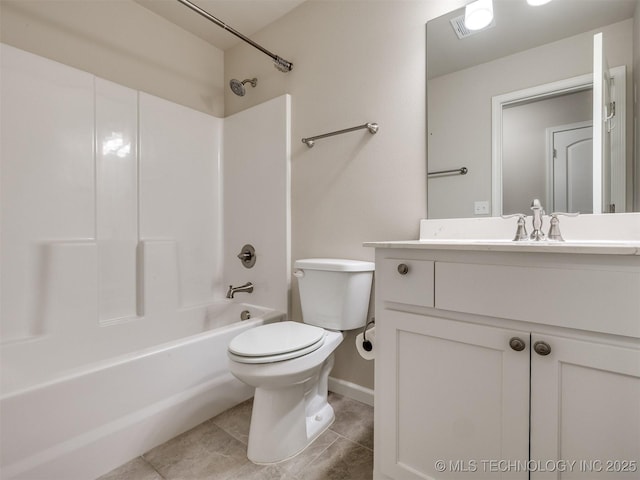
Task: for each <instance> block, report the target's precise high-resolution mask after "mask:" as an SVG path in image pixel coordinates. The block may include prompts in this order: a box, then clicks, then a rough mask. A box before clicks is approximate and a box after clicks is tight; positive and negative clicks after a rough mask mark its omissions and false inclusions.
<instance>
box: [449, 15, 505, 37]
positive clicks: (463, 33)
mask: <svg viewBox="0 0 640 480" xmlns="http://www.w3.org/2000/svg"><path fill="white" fill-rule="evenodd" d="M449 22H451V26H452V27H453V31H454V32H456V35H457V36H458V38H459V39H460V40H462V39H463V38H467V37H470V36H472V35H475V34H476V33H480V32H483V31H485V30H487V29H489V28H492V27H495V26H496V21H495V19H493V20H491V23H490V24H489V25H487V26H486V27H485V28H482V29H480V30H469V29H468V28H467V27H465V25H464V15H460V16H459V17H455V18H452V19H451V20H449Z"/></svg>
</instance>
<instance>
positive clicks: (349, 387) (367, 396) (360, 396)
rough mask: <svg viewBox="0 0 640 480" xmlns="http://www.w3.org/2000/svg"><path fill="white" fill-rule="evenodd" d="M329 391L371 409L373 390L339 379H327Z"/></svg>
mask: <svg viewBox="0 0 640 480" xmlns="http://www.w3.org/2000/svg"><path fill="white" fill-rule="evenodd" d="M329 390H330V391H332V392H335V393H338V394H340V395H344V396H345V397H349V398H352V399H353V400H357V401H358V402H362V403H365V404H367V405H370V406H372V407H373V389H371V388H367V387H363V386H362V385H358V384H357V383H352V382H348V381H346V380H341V379H339V378H333V377H329Z"/></svg>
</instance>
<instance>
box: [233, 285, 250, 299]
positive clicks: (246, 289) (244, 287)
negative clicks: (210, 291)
mask: <svg viewBox="0 0 640 480" xmlns="http://www.w3.org/2000/svg"><path fill="white" fill-rule="evenodd" d="M238 292H245V293H251V292H253V283H251V282H247V283H245V284H244V285H240V286H239V287H234V286H233V285H229V290H227V298H233V296H234V295H235V294H236V293H238Z"/></svg>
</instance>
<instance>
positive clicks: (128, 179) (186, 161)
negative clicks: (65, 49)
mask: <svg viewBox="0 0 640 480" xmlns="http://www.w3.org/2000/svg"><path fill="white" fill-rule="evenodd" d="M0 62H1V79H2V82H1V85H0V101H1V102H2V109H1V115H2V117H1V120H2V140H1V142H0V144H1V151H0V153H1V165H0V166H1V171H0V173H1V175H0V178H1V190H0V195H1V202H0V213H1V229H0V235H1V237H0V240H1V245H0V255H1V272H0V275H1V284H0V287H1V288H0V299H1V300H0V312H1V315H0V318H1V322H0V342H1V344H2V348H0V353H1V355H2V364H3V371H2V382H3V387H4V388H3V393H6V392H7V388H8V389H9V390H11V389H13V388H18V387H24V386H27V385H29V384H31V383H32V382H33V381H35V380H36V378H40V379H42V378H47V375H49V374H53V373H55V372H57V371H63V370H65V369H68V368H73V367H75V366H77V365H81V364H84V363H86V362H89V361H95V360H99V359H101V358H107V357H109V356H112V355H115V354H119V353H126V352H128V351H131V349H138V348H144V347H145V346H150V345H154V344H157V343H160V342H163V341H168V340H170V339H172V332H173V330H175V326H173V325H174V324H176V323H177V322H180V320H181V319H183V318H191V317H194V316H197V315H200V314H202V315H204V314H203V313H202V311H204V310H203V305H205V304H207V303H210V302H211V301H213V300H215V299H218V298H221V297H222V296H223V294H224V291H223V287H222V271H221V270H222V267H221V262H222V258H221V249H222V232H221V229H222V225H221V222H222V218H221V213H220V209H221V195H222V191H221V185H220V182H221V176H220V175H221V172H220V148H221V143H222V142H221V136H222V120H221V119H218V118H215V117H212V116H210V115H206V114H203V113H200V112H197V111H195V110H192V109H189V108H186V107H183V106H180V105H177V104H174V103H172V102H168V101H166V100H163V99H160V98H157V97H153V96H151V95H148V94H145V93H141V92H138V91H135V90H131V89H129V88H126V87H123V86H121V85H117V84H115V83H112V82H108V81H106V80H103V79H100V78H97V77H94V76H93V75H90V74H88V73H86V72H82V71H80V70H77V69H74V68H71V67H68V66H65V65H62V64H60V63H57V62H53V61H51V60H48V59H45V58H42V57H39V56H36V55H33V54H30V53H27V52H24V51H22V50H18V49H16V48H13V47H10V46H8V45H3V44H0ZM45 359H46V360H45Z"/></svg>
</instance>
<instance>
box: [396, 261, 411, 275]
mask: <svg viewBox="0 0 640 480" xmlns="http://www.w3.org/2000/svg"><path fill="white" fill-rule="evenodd" d="M408 272H409V265H407V264H406V263H401V264H400V265H398V273H399V274H400V275H406V274H407V273H408Z"/></svg>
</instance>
